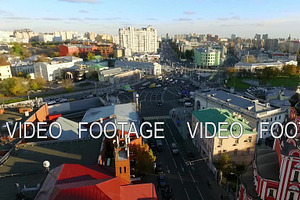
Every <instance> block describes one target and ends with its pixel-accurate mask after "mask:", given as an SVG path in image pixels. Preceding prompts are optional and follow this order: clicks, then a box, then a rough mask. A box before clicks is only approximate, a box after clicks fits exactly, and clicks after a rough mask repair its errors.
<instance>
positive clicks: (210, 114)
mask: <svg viewBox="0 0 300 200" xmlns="http://www.w3.org/2000/svg"><path fill="white" fill-rule="evenodd" d="M193 116H195V117H196V118H197V119H198V121H199V122H202V123H206V122H212V123H214V124H215V125H216V132H218V123H220V122H228V124H227V125H222V126H220V127H221V128H222V129H226V130H227V131H224V132H223V131H222V132H221V135H224V136H228V135H230V125H231V124H232V123H234V122H239V123H240V124H241V125H242V126H243V134H253V133H256V132H255V131H253V130H252V128H251V127H250V126H249V125H248V124H246V121H245V120H243V119H237V118H236V117H234V116H233V114H231V113H230V112H229V111H228V110H225V109H217V108H208V109H203V110H195V111H193ZM235 127H237V128H236V129H235V130H234V129H233V133H234V134H236V135H239V134H240V127H239V126H235ZM207 128H208V131H209V132H210V133H213V132H214V130H213V127H212V126H208V127H207Z"/></svg>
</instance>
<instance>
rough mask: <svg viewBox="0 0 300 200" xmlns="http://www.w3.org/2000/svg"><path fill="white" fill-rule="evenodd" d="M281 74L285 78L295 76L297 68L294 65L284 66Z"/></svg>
mask: <svg viewBox="0 0 300 200" xmlns="http://www.w3.org/2000/svg"><path fill="white" fill-rule="evenodd" d="M282 72H283V74H284V75H286V76H290V77H291V76H295V75H296V74H297V72H298V67H297V66H296V65H285V66H283V68H282Z"/></svg>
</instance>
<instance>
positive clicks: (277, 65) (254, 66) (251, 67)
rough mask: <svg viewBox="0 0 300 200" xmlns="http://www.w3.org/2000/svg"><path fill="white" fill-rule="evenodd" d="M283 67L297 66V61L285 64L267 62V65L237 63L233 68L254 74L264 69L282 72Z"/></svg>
mask: <svg viewBox="0 0 300 200" xmlns="http://www.w3.org/2000/svg"><path fill="white" fill-rule="evenodd" d="M285 65H297V61H286V62H281V61H277V62H268V63H243V62H239V63H236V64H235V66H234V67H235V68H236V69H237V70H238V71H241V70H247V71H249V72H255V70H258V69H264V68H266V67H272V68H276V69H279V70H282V68H283V67H284V66H285Z"/></svg>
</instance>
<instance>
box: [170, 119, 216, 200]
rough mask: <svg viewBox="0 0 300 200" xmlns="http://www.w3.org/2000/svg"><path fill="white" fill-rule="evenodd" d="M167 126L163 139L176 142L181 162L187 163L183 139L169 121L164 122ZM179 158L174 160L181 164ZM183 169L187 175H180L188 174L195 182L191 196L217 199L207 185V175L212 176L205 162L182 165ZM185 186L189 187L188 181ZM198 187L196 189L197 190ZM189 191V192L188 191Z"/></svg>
mask: <svg viewBox="0 0 300 200" xmlns="http://www.w3.org/2000/svg"><path fill="white" fill-rule="evenodd" d="M165 122H166V124H167V128H168V130H169V131H165V137H167V138H169V137H171V138H172V137H173V139H174V141H176V142H177V144H178V148H179V149H180V152H181V157H182V160H185V161H187V160H188V158H187V151H186V150H185V148H184V146H183V142H184V140H183V138H182V137H181V135H180V133H179V131H178V129H177V128H176V126H175V124H174V123H173V121H172V120H171V119H167V120H165ZM182 160H181V158H180V157H179V158H178V160H177V159H176V162H182ZM183 168H184V169H185V171H186V172H187V173H182V174H183V175H187V174H188V173H189V175H190V177H191V179H194V180H195V187H196V188H194V187H191V188H193V189H192V191H191V194H194V195H196V194H195V192H194V191H196V193H198V196H199V197H200V196H202V197H203V198H204V199H219V196H216V195H214V192H213V191H212V189H211V188H210V187H209V186H208V185H207V176H208V174H210V175H212V172H210V171H209V169H208V167H207V165H206V163H205V162H203V161H200V162H196V163H195V164H194V166H186V165H184V166H183ZM186 184H189V185H190V181H187V182H186ZM197 187H198V188H197ZM188 191H190V190H188Z"/></svg>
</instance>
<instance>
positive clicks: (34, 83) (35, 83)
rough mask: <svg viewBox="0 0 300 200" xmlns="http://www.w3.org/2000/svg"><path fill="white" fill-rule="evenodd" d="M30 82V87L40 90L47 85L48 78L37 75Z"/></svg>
mask: <svg viewBox="0 0 300 200" xmlns="http://www.w3.org/2000/svg"><path fill="white" fill-rule="evenodd" d="M29 84H30V89H32V90H40V89H43V88H44V87H45V85H46V80H45V79H44V78H43V77H37V78H36V79H31V80H30V82H29Z"/></svg>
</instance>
